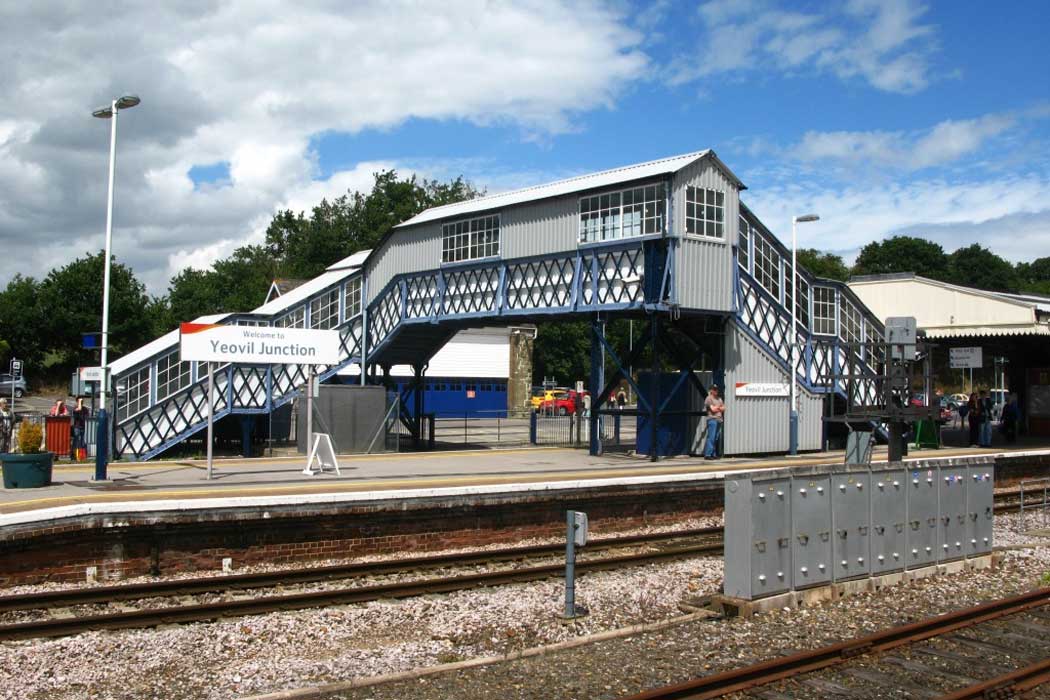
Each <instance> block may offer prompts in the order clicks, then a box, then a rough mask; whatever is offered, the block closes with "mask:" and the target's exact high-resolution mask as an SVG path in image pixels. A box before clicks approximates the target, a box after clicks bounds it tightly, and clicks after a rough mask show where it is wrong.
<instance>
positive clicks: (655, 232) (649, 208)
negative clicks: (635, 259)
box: [576, 181, 667, 245]
mask: <svg viewBox="0 0 1050 700" xmlns="http://www.w3.org/2000/svg"><path fill="white" fill-rule="evenodd" d="M650 190H652V197H651V198H650V197H649V194H650V193H649V191H650ZM639 193H640V195H639ZM639 196H640V199H639ZM628 199H630V200H631V201H630V203H627V201H626V200H628ZM603 200H604V201H603ZM614 200H615V203H614ZM603 205H607V206H603ZM576 221H577V230H576V235H577V240H578V242H579V243H580V244H581V245H582V244H588V243H602V242H605V241H618V240H622V239H625V238H639V237H641V236H659V235H662V234H663V233H664V232H665V231H666V230H667V183H665V182H662V181H661V182H654V183H652V184H648V185H641V186H639V187H628V188H626V189H622V190H613V191H610V192H599V193H596V194H589V195H586V196H584V197H580V198H579V199H578V200H577V202H576Z"/></svg>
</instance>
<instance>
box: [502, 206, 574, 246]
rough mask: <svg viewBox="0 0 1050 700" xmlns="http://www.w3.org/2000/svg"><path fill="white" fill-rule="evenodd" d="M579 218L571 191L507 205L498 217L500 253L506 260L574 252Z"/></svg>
mask: <svg viewBox="0 0 1050 700" xmlns="http://www.w3.org/2000/svg"><path fill="white" fill-rule="evenodd" d="M579 221H580V218H579V197H578V196H577V195H575V194H572V195H566V196H564V197H554V198H552V199H544V200H541V201H538V202H533V203H531V204H522V205H519V206H515V207H508V208H506V209H504V210H503V213H502V218H501V219H500V254H501V256H502V257H503V259H504V260H510V259H512V258H523V257H529V256H534V255H548V254H555V253H562V252H569V251H574V250H576V248H577V247H578V243H579V230H580V224H579Z"/></svg>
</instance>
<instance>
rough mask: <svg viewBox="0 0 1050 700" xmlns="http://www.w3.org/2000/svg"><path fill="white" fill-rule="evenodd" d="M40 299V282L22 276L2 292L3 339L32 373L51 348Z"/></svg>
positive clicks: (0, 331) (0, 328) (0, 324)
mask: <svg viewBox="0 0 1050 700" xmlns="http://www.w3.org/2000/svg"><path fill="white" fill-rule="evenodd" d="M39 299H40V285H39V283H38V282H37V281H36V280H34V279H33V278H32V277H23V276H22V275H15V277H14V279H12V280H11V281H10V282H8V283H7V287H6V288H5V289H4V291H2V292H0V337H2V338H3V339H4V341H5V342H6V343H7V344H8V351H9V352H10V353H11V354H13V355H14V356H15V357H17V358H19V359H22V360H24V361H25V363H26V365H27V370H28V371H34V370H30V369H29V368H35V367H36V366H39V365H40V363H41V361H42V360H43V359H44V353H45V351H46V349H47V344H46V343H47V336H46V335H45V334H44V332H43V329H42V328H41V324H42V321H43V314H42V313H41V310H40V308H39V305H40V301H39ZM99 308H101V305H100V306H99Z"/></svg>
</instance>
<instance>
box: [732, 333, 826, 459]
mask: <svg viewBox="0 0 1050 700" xmlns="http://www.w3.org/2000/svg"><path fill="white" fill-rule="evenodd" d="M725 343H726V348H725V349H726V356H725V360H726V386H725V402H726V414H725V445H724V449H725V453H726V454H727V455H740V454H758V453H765V452H787V450H788V447H789V444H788V443H789V439H790V434H789V430H790V428H789V423H788V417H789V410H790V403H791V400H790V398H788V397H774V396H769V397H765V396H763V397H757V396H742V397H737V396H736V395H735V391H734V387H735V386H736V383H737V382H782V383H785V384H786V383H788V382H789V381H790V377H789V376H788V373H787V371H786V370H785V369H783V368H781V366H780V365H778V364H776V363H775V362H773V361H772V360H771V359H770V358H769V357H768V356H766V354H765V353H764V352H763V351H762V350H760V349H759V347H758V346H757V345H756V344H755V342H754V341H753V340H751V338H749V337H748V336H747V334H745V333H744V331H743V330H741V329H740V328H738V327H737V326H736V325H735V324H730V325H729V326H728V328H727V333H726V339H725ZM799 397H800V399H801V400H800V402H799V425H798V443H799V449H800V450H816V449H819V448H820V435H821V423H822V420H823V401H822V399H821V397H820V396H819V395H816V394H810V393H809V392H807V391H805V390H804V389H802V388H801V387H799Z"/></svg>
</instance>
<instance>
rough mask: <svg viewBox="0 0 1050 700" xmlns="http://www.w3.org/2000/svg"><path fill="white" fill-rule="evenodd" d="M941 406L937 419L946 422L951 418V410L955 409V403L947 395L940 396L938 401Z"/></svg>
mask: <svg viewBox="0 0 1050 700" xmlns="http://www.w3.org/2000/svg"><path fill="white" fill-rule="evenodd" d="M938 404H939V405H940V408H941V413H940V416H938V418H937V420H938V421H939V422H941V423H948V422H950V421H951V419H952V411H954V410H956V407H955V404H954V403H953V402H952V400H951V399H950V398H948V397H947V396H942V397H941V400H940V401H939V402H938Z"/></svg>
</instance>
